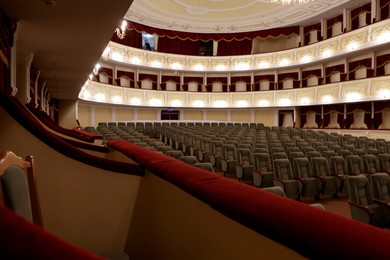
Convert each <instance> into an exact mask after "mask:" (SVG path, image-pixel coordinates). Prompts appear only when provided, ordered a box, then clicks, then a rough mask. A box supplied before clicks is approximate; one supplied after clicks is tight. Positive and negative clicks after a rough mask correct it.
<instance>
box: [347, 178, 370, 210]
mask: <svg viewBox="0 0 390 260" xmlns="http://www.w3.org/2000/svg"><path fill="white" fill-rule="evenodd" d="M347 183H348V194H349V200H350V201H352V202H355V203H358V204H361V205H365V206H368V205H371V204H373V200H372V192H371V187H370V183H369V181H368V179H367V177H366V176H365V175H362V174H360V175H356V176H350V177H349V178H348V179H347Z"/></svg>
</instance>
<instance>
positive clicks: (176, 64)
mask: <svg viewBox="0 0 390 260" xmlns="http://www.w3.org/2000/svg"><path fill="white" fill-rule="evenodd" d="M172 69H174V70H178V69H181V65H180V64H179V63H173V64H172Z"/></svg>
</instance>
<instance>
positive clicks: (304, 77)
mask: <svg viewBox="0 0 390 260" xmlns="http://www.w3.org/2000/svg"><path fill="white" fill-rule="evenodd" d="M321 74H322V70H321V69H315V70H307V71H302V78H301V81H302V88H306V87H307V80H308V78H310V77H311V76H316V77H317V78H318V85H322V79H323V78H322V77H321Z"/></svg>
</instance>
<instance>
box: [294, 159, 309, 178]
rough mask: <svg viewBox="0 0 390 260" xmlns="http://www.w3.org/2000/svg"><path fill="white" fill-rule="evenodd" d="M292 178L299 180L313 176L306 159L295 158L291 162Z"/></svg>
mask: <svg viewBox="0 0 390 260" xmlns="http://www.w3.org/2000/svg"><path fill="white" fill-rule="evenodd" d="M293 169H294V176H296V177H299V178H310V177H312V176H313V171H312V169H311V164H310V161H309V159H308V158H306V157H302V158H295V159H294V160H293Z"/></svg>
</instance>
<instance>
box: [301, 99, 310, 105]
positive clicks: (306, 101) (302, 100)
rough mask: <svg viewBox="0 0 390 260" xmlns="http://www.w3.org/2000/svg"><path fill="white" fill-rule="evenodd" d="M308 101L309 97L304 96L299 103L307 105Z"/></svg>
mask: <svg viewBox="0 0 390 260" xmlns="http://www.w3.org/2000/svg"><path fill="white" fill-rule="evenodd" d="M309 103H310V98H307V97H304V98H302V99H301V104H302V105H307V104H309Z"/></svg>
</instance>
